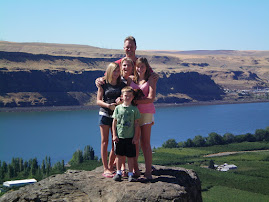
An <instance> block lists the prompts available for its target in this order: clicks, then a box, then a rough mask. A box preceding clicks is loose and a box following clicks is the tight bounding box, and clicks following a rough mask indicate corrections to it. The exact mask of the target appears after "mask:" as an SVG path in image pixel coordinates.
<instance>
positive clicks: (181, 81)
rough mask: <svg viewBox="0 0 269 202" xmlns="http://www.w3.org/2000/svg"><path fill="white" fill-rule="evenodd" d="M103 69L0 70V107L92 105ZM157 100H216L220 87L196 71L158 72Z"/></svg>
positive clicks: (220, 90)
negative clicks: (97, 81)
mask: <svg viewBox="0 0 269 202" xmlns="http://www.w3.org/2000/svg"><path fill="white" fill-rule="evenodd" d="M103 75H104V71H100V70H91V71H82V72H67V71H61V70H48V69H47V70H28V71H7V70H5V69H1V70H0V107H26V106H27V107H31V106H74V105H90V104H95V102H94V100H95V97H96V94H95V93H96V91H97V88H96V86H95V79H96V78H98V77H100V76H103ZM157 95H158V96H157V99H156V102H157V103H182V102H190V101H193V100H197V101H208V100H219V99H221V95H223V90H222V88H221V87H219V86H218V85H217V84H216V83H215V82H214V81H213V80H211V78H210V77H209V76H207V75H202V74H199V73H197V72H186V73H183V72H181V73H172V74H169V75H166V74H160V79H159V81H158V83H157Z"/></svg>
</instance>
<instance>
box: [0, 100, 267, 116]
mask: <svg viewBox="0 0 269 202" xmlns="http://www.w3.org/2000/svg"><path fill="white" fill-rule="evenodd" d="M261 102H269V100H240V101H238V100H237V101H236V100H229V101H227V100H225V101H223V100H214V101H204V102H203V101H200V102H188V103H154V105H155V107H156V108H158V107H181V106H199V105H224V104H244V103H261ZM96 109H99V106H97V105H88V106H44V107H12V108H8V107H4V108H0V113H1V112H45V111H80V110H96Z"/></svg>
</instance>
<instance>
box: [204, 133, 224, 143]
mask: <svg viewBox="0 0 269 202" xmlns="http://www.w3.org/2000/svg"><path fill="white" fill-rule="evenodd" d="M206 144H207V145H209V146H212V145H221V144H223V138H222V136H221V135H219V134H217V133H215V132H213V133H210V134H209V135H208V138H207V140H206Z"/></svg>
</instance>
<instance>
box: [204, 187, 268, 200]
mask: <svg viewBox="0 0 269 202" xmlns="http://www.w3.org/2000/svg"><path fill="white" fill-rule="evenodd" d="M202 198H203V201H204V202H227V201H236V202H246V201H269V196H268V195H263V194H257V193H250V192H248V191H242V190H239V189H232V188H229V187H225V186H214V187H212V188H211V189H210V190H208V191H204V192H203V193H202Z"/></svg>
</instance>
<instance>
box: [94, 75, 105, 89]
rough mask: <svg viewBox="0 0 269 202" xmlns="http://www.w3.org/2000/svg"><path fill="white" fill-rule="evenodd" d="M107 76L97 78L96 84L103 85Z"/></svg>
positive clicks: (97, 85)
mask: <svg viewBox="0 0 269 202" xmlns="http://www.w3.org/2000/svg"><path fill="white" fill-rule="evenodd" d="M104 80H105V77H99V78H97V79H95V85H96V87H97V88H99V87H101V86H102V85H103V84H104V83H105V82H104Z"/></svg>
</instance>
